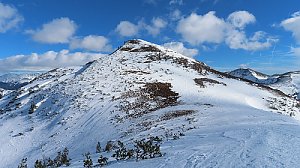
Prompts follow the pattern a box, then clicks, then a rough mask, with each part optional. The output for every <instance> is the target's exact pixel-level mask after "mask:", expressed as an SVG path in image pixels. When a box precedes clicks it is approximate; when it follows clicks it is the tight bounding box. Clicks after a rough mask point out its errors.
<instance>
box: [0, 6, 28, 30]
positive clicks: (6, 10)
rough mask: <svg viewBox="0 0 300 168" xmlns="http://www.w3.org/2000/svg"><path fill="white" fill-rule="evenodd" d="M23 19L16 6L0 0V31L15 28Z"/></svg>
mask: <svg viewBox="0 0 300 168" xmlns="http://www.w3.org/2000/svg"><path fill="white" fill-rule="evenodd" d="M23 20H24V18H23V17H22V16H21V15H20V14H19V13H18V11H17V9H16V8H14V7H12V6H9V5H6V4H3V3H1V2H0V33H5V32H6V31H8V30H10V29H12V28H16V27H17V26H18V25H19V24H20V23H21V22H22V21H23Z"/></svg>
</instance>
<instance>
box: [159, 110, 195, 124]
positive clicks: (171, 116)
mask: <svg viewBox="0 0 300 168" xmlns="http://www.w3.org/2000/svg"><path fill="white" fill-rule="evenodd" d="M194 113H196V111H195V110H176V111H172V112H168V113H165V114H164V115H163V116H161V117H160V120H161V121H165V120H171V119H174V118H178V117H182V116H187V115H191V114H194Z"/></svg>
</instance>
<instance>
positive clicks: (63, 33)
mask: <svg viewBox="0 0 300 168" xmlns="http://www.w3.org/2000/svg"><path fill="white" fill-rule="evenodd" d="M76 28H77V25H76V24H75V22H74V21H72V20H70V19H69V18H59V19H54V20H52V21H51V22H49V23H46V24H44V25H43V26H42V28H41V29H37V30H28V31H27V33H28V34H31V35H32V39H33V40H34V41H37V42H41V43H49V44H55V43H68V42H69V41H70V39H71V38H72V37H73V35H74V33H75V31H76Z"/></svg>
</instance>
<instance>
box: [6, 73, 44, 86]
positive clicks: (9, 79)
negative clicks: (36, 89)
mask: <svg viewBox="0 0 300 168" xmlns="http://www.w3.org/2000/svg"><path fill="white" fill-rule="evenodd" d="M38 75H39V73H24V74H15V73H8V74H4V75H1V76H0V88H2V89H5V90H16V89H19V88H21V87H22V86H25V85H27V84H28V83H29V82H30V81H31V80H33V79H34V78H35V77H37V76H38Z"/></svg>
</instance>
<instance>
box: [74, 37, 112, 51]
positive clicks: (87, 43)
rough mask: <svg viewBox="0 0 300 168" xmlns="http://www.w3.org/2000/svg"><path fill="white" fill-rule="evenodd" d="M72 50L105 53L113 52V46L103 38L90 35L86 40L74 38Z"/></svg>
mask: <svg viewBox="0 0 300 168" xmlns="http://www.w3.org/2000/svg"><path fill="white" fill-rule="evenodd" d="M70 48H71V49H77V48H80V49H85V50H89V51H98V52H99V51H103V52H109V51H111V50H112V46H111V45H110V44H109V40H108V39H107V38H105V37H103V36H96V35H89V36H86V37H84V38H82V39H81V38H74V39H72V40H71V42H70Z"/></svg>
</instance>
